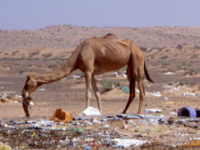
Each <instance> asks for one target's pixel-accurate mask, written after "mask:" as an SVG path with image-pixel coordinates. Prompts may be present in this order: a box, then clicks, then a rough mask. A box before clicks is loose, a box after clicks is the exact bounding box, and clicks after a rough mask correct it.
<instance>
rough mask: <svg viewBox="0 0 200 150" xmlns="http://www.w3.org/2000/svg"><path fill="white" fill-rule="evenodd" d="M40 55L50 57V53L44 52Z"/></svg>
mask: <svg viewBox="0 0 200 150" xmlns="http://www.w3.org/2000/svg"><path fill="white" fill-rule="evenodd" d="M42 56H43V57H44V58H48V57H51V56H52V53H44V54H42Z"/></svg>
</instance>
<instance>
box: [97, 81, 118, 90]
mask: <svg viewBox="0 0 200 150" xmlns="http://www.w3.org/2000/svg"><path fill="white" fill-rule="evenodd" d="M100 83H101V85H102V86H103V87H104V88H105V90H106V91H110V90H112V89H114V88H115V87H119V86H120V83H119V82H115V81H113V80H110V79H106V80H103V81H101V82H100Z"/></svg>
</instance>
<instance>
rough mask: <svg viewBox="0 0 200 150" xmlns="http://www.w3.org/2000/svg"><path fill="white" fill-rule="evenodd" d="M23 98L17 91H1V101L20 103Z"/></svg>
mask: <svg viewBox="0 0 200 150" xmlns="http://www.w3.org/2000/svg"><path fill="white" fill-rule="evenodd" d="M21 99H22V96H21V95H17V94H16V92H15V91H6V90H5V91H1V92H0V102H3V103H5V102H10V103H19V102H20V100H21Z"/></svg>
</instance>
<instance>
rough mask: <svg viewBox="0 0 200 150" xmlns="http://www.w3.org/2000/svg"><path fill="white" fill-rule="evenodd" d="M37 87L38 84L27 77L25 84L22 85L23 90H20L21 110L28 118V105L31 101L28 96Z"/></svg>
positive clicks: (32, 78)
mask: <svg viewBox="0 0 200 150" xmlns="http://www.w3.org/2000/svg"><path fill="white" fill-rule="evenodd" d="M37 87H38V84H37V82H36V80H35V79H34V77H32V76H27V79H26V83H25V85H24V88H23V90H22V98H23V108H24V111H25V113H26V116H27V117H29V116H30V114H29V110H28V107H29V103H30V101H31V100H32V98H31V97H30V94H31V93H32V92H33V91H35V90H36V89H37Z"/></svg>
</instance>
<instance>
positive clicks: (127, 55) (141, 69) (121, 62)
mask: <svg viewBox="0 0 200 150" xmlns="http://www.w3.org/2000/svg"><path fill="white" fill-rule="evenodd" d="M126 65H127V79H128V81H129V88H130V94H129V99H128V102H127V104H126V107H125V108H124V110H123V112H122V113H124V114H125V113H126V111H127V109H128V108H129V106H130V104H131V102H132V101H133V100H134V98H135V83H136V82H137V84H138V88H139V91H140V95H139V97H140V102H139V108H138V114H141V113H142V104H143V101H144V95H145V91H144V86H143V79H144V74H145V76H146V79H147V80H148V81H149V82H152V83H153V80H152V79H151V78H150V76H149V74H148V71H147V68H146V65H145V58H144V55H143V53H142V51H141V50H140V48H139V47H138V46H137V45H136V44H135V43H133V42H131V41H129V40H123V39H121V38H119V37H117V36H115V35H113V34H107V35H106V36H103V37H92V38H89V39H85V40H84V41H83V42H81V43H80V44H79V45H78V46H77V48H76V49H75V51H74V52H73V53H72V55H71V56H70V57H69V58H68V59H67V60H66V62H65V63H64V64H63V65H61V66H60V67H58V68H57V69H55V70H53V71H52V72H48V73H43V74H36V75H28V76H27V80H26V82H25V85H24V88H23V90H22V97H23V104H22V105H23V109H24V111H25V113H26V116H27V117H29V116H30V114H29V103H30V101H31V100H32V98H31V97H30V94H31V93H32V92H34V91H35V90H36V89H37V88H38V87H39V86H41V85H43V84H48V83H52V82H55V81H58V80H60V79H62V78H64V77H66V76H68V75H69V74H70V73H72V72H73V71H75V70H77V69H80V70H81V71H82V72H83V73H84V74H85V82H86V108H87V107H89V105H90V98H91V89H93V91H94V95H95V97H96V99H97V103H98V109H99V111H100V112H101V113H102V107H101V99H100V92H99V90H98V88H97V85H96V82H95V75H99V74H103V73H105V72H110V71H115V70H118V69H120V68H122V67H124V66H126Z"/></svg>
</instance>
